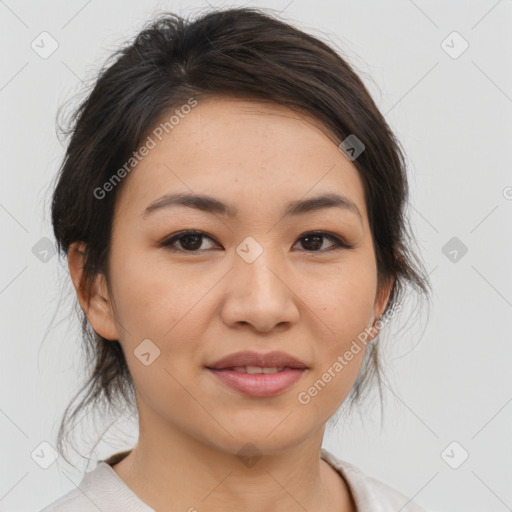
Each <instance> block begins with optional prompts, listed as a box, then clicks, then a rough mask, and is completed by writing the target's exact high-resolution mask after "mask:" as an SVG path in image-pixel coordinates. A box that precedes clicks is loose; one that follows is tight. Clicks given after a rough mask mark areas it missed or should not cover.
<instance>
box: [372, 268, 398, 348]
mask: <svg viewBox="0 0 512 512" xmlns="http://www.w3.org/2000/svg"><path fill="white" fill-rule="evenodd" d="M394 283H395V278H394V277H390V278H389V279H388V280H387V281H386V282H385V283H384V284H382V285H381V287H380V289H379V290H378V291H377V294H376V298H375V304H374V307H373V320H372V322H373V326H372V328H371V331H372V335H371V336H370V338H369V340H370V341H371V340H373V339H374V338H376V337H377V335H378V334H379V331H380V329H381V328H382V323H381V322H378V320H380V317H381V316H382V314H383V313H384V311H385V310H386V306H387V305H388V302H389V299H390V296H391V290H392V289H393V285H394Z"/></svg>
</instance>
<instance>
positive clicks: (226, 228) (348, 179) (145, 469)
mask: <svg viewBox="0 0 512 512" xmlns="http://www.w3.org/2000/svg"><path fill="white" fill-rule="evenodd" d="M332 139H333V137H332V136H329V135H328V133H327V132H326V130H325V129H322V127H321V126H320V125H319V123H318V122H315V121H314V120H312V119H310V118H308V117H306V116H303V115H301V114H299V113H297V112H294V111H291V110H289V109H288V108H286V107H284V106H280V105H274V104H265V103H262V102H255V101H247V100H240V99H228V98H214V99H208V100H205V101H201V102H199V104H198V105H197V106H196V107H195V108H194V109H193V110H192V111H191V112H190V113H189V114H188V115H187V116H185V117H184V118H183V119H181V120H180V122H179V124H178V125H176V126H175V127H174V128H173V129H172V131H170V133H169V134H164V138H163V139H162V141H161V142H159V143H158V145H157V146H156V147H155V148H153V149H151V151H149V154H148V155H147V156H146V157H145V158H144V159H143V160H142V161H141V162H140V163H139V164H138V165H137V167H136V168H135V169H134V170H133V171H132V172H131V174H130V175H129V176H127V177H126V178H125V180H124V182H123V184H122V187H123V188H122V190H121V191H120V192H121V193H120V196H119V197H118V198H117V203H116V209H115V215H114V223H113V238H112V247H111V253H110V258H109V271H110V276H109V277H110V287H107V284H106V280H105V278H104V276H103V275H102V274H100V275H98V279H97V280H96V282H95V284H94V286H93V288H92V289H91V294H90V297H89V298H90V300H89V301H88V300H87V297H85V296H84V295H83V294H82V293H81V292H80V291H79V288H78V283H79V282H80V279H81V268H82V266H83V249H84V244H83V243H75V244H73V246H72V247H71V248H70V251H69V253H68V258H69V269H70V273H71V277H72V279H73V283H74V285H75V287H76V289H77V293H78V296H79V300H80V303H81V305H82V308H83V309H84V311H85V312H86V314H87V316H88V319H89V321H90V323H91V325H92V326H93V328H94V329H95V331H96V332H98V333H99V334H101V335H102V336H104V337H105V338H107V339H111V340H114V339H117V340H119V341H120V343H121V345H122V347H123V350H124V352H125V354H126V358H127V362H128V366H129V368H130V371H131V373H132V376H133V379H134V382H135V386H136V395H137V405H138V410H139V421H140V432H139V442H138V444H137V445H136V446H135V448H134V449H133V450H132V452H131V453H130V454H129V455H128V456H127V457H126V458H125V459H124V460H123V461H121V462H120V463H118V464H116V465H115V466H114V470H115V471H116V473H117V474H118V475H119V476H120V478H122V479H123V480H124V481H125V482H126V484H127V485H128V486H129V487H130V488H132V489H133V490H134V492H135V493H136V494H137V495H139V497H140V498H141V499H142V500H143V501H145V502H146V503H147V504H148V505H149V506H151V507H153V508H155V509H156V510H159V511H174V510H176V511H177V510H181V511H183V510H189V509H191V508H192V507H195V508H196V509H197V510H199V511H201V510H208V511H221V510H230V509H232V508H233V504H236V507H237V509H239V510H245V511H247V512H263V511H265V512H269V511H299V510H300V511H303V510H304V509H306V510H310V511H312V510H315V511H317V512H322V511H327V510H339V511H346V512H347V511H353V510H355V508H354V503H353V502H352V500H351V496H350V493H349V491H348V488H347V486H346V483H345V482H344V480H343V479H342V478H340V477H339V475H338V474H337V473H336V472H334V470H333V469H332V468H331V467H330V466H329V465H328V464H327V463H326V462H325V461H322V460H321V459H320V449H321V445H322V438H323V435H324V429H325V423H326V422H327V420H328V419H329V418H330V417H331V416H332V415H333V414H334V413H335V412H336V411H337V409H338V408H339V407H340V405H341V404H342V402H343V400H344V399H345V398H346V396H347V395H348V393H349V391H350V389H351V387H352V386H353V384H354V382H355V380H356V377H357V374H358V372H359V369H360V366H361V363H362V360H363V356H364V353H365V348H364V345H362V347H363V349H362V350H361V351H359V352H358V353H357V354H355V355H354V357H353V359H352V360H351V361H350V362H349V364H347V365H346V366H345V367H344V368H343V370H342V371H341V372H339V373H338V374H337V375H336V377H335V378H333V379H332V380H331V382H329V383H328V384H327V385H326V386H325V388H324V389H323V390H322V391H320V392H319V393H318V394H317V396H315V397H314V398H312V399H311V401H310V402H309V403H308V404H307V405H303V404H301V403H299V401H298V400H297V395H298V394H299V393H300V392H301V391H305V390H307V389H308V388H309V387H310V386H312V385H313V383H314V382H315V381H317V380H318V379H319V378H321V376H322V374H323V373H324V372H325V371H326V370H327V369H328V368H329V367H332V365H333V364H334V362H335V361H336V360H337V357H338V356H340V355H343V354H344V353H345V352H346V350H348V348H349V347H350V345H351V343H352V342H353V340H354V339H356V336H357V335H358V334H359V333H361V332H362V331H363V330H364V329H365V328H369V327H370V326H371V325H372V324H373V322H374V320H375V318H376V317H377V316H379V315H381V314H382V313H383V311H384V309H385V306H386V303H387V300H388V298H389V291H390V289H391V284H392V283H391V282H390V283H389V285H388V286H387V287H386V289H385V290H381V292H382V293H377V269H376V261H375V254H374V248H373V243H372V238H371V233H370V228H369V224H368V217H367V209H366V205H365V200H364V191H363V183H362V181H361V179H360V177H359V174H358V171H357V169H356V167H355V166H354V165H353V163H352V162H350V161H349V160H348V159H347V158H346V157H345V155H344V154H343V153H342V152H341V151H340V150H339V149H338V147H337V144H336V143H335V142H333V140H332ZM175 192H192V193H194V194H208V195H210V196H213V197H215V198H217V199H219V200H221V201H223V202H225V203H228V204H232V205H234V206H236V207H237V208H238V210H239V212H238V217H237V218H229V217H226V216H223V215H221V214H215V215H213V214H211V213H206V212H202V211H199V210H197V209H192V208H188V207H183V206H180V207H173V208H168V209H160V210H157V211H154V212H153V213H151V214H150V215H147V216H146V217H143V213H144V210H145V209H146V207H147V206H148V205H149V204H150V203H152V202H153V201H155V200H156V199H158V198H159V197H161V196H162V195H163V194H165V193H175ZM333 192H334V193H338V194H342V195H344V196H345V197H347V198H348V199H350V200H351V201H352V202H353V203H355V205H356V206H357V208H358V210H359V212H360V214H361V217H359V216H358V215H356V214H354V213H352V212H350V211H348V210H344V209H341V208H325V209H323V210H319V211H315V212H307V213H303V214H301V215H298V216H296V217H290V218H284V217H283V212H284V208H285V205H286V204H287V203H288V202H289V201H293V200H300V199H305V198H310V197H313V196H316V195H320V194H323V193H333ZM184 229H194V230H201V231H203V232H205V233H206V234H207V235H209V236H210V237H212V239H210V238H208V236H205V237H204V238H202V239H201V238H199V239H198V240H196V241H194V242H193V243H192V244H191V243H190V242H189V244H188V245H187V244H186V243H185V248H189V252H186V249H184V248H183V245H182V244H180V242H179V241H177V242H175V243H174V244H173V245H174V247H175V248H176V251H175V252H173V251H172V250H171V249H170V247H167V248H166V247H162V246H161V245H160V243H161V242H162V241H163V240H165V239H166V238H169V236H170V235H171V234H173V233H176V232H178V231H181V230H184ZM311 230H315V231H316V230H321V231H326V232H328V233H332V234H334V235H336V236H338V237H340V238H341V239H343V240H345V241H346V242H347V243H349V244H350V245H352V246H353V248H351V249H345V248H339V249H336V245H335V244H334V243H333V242H332V241H330V240H329V239H328V238H325V237H324V238H323V239H322V238H320V240H319V242H318V244H319V245H320V244H321V247H320V250H314V248H315V245H314V243H313V244H312V243H311V242H309V244H308V243H307V242H305V241H304V238H303V236H304V234H305V233H307V232H308V231H311ZM248 236H251V237H253V238H254V239H255V240H256V241H257V242H258V243H259V245H260V246H261V248H262V249H263V252H262V254H261V255H260V256H259V257H258V258H257V259H256V260H255V261H254V262H252V263H247V262H246V261H245V260H244V259H243V258H241V257H240V256H239V254H238V253H237V252H236V248H237V247H238V246H239V245H240V244H241V242H242V241H243V240H244V239H245V238H246V237H248ZM201 240H202V243H201ZM182 241H183V239H182ZM191 246H193V247H198V250H196V251H195V252H191V250H190V247H191ZM180 249H181V252H180ZM144 339H150V340H151V341H152V342H153V343H154V344H155V345H156V346H157V347H158V348H159V350H160V356H159V357H157V358H156V359H155V360H154V362H153V363H151V364H150V365H149V366H145V365H144V364H142V363H141V361H140V360H139V359H138V357H136V356H135V354H134V350H135V349H136V348H137V346H138V345H139V344H140V343H141V341H142V340H144ZM242 350H253V351H256V352H269V351H271V350H281V351H284V352H288V353H289V354H291V355H293V356H295V357H296V358H298V359H300V360H301V361H303V362H304V363H305V364H306V365H307V366H308V370H307V371H306V372H305V373H304V375H302V377H301V379H300V380H299V381H298V382H297V383H296V384H294V385H293V386H292V387H291V388H290V389H288V390H286V391H284V392H282V393H281V394H279V395H277V396H272V397H266V398H255V397H247V396H245V395H242V394H240V393H238V392H236V391H234V390H232V389H230V388H228V387H226V386H225V385H224V384H222V383H221V382H220V381H219V380H218V379H217V378H216V377H215V376H214V375H211V374H210V372H208V371H207V370H206V369H205V365H207V364H208V363H210V364H211V363H213V362H215V361H217V360H218V359H220V358H221V357H224V356H226V355H228V354H231V353H234V352H238V351H242ZM249 442H250V443H253V444H254V445H255V446H257V449H258V450H259V452H258V453H259V454H261V455H262V458H261V459H260V460H259V461H258V462H257V463H256V464H255V465H253V466H252V467H247V466H246V465H244V464H243V463H242V462H241V460H240V458H239V457H238V456H237V453H238V452H239V450H240V449H241V448H242V447H243V446H244V445H245V444H246V443H249ZM283 489H285V490H283Z"/></svg>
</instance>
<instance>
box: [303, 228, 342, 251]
mask: <svg viewBox="0 0 512 512" xmlns="http://www.w3.org/2000/svg"><path fill="white" fill-rule="evenodd" d="M324 239H327V240H329V241H330V242H332V243H333V245H332V246H331V248H330V249H325V248H324V249H322V245H323V242H324ZM299 240H302V242H301V243H302V246H303V247H304V248H305V249H306V250H307V251H308V252H324V251H327V250H335V249H340V248H345V249H350V248H351V246H350V245H348V244H347V243H345V242H344V241H343V240H341V239H340V238H338V237H337V236H334V235H331V234H329V233H325V232H323V231H317V232H311V233H306V234H305V235H303V236H302V237H301V238H300V239H299Z"/></svg>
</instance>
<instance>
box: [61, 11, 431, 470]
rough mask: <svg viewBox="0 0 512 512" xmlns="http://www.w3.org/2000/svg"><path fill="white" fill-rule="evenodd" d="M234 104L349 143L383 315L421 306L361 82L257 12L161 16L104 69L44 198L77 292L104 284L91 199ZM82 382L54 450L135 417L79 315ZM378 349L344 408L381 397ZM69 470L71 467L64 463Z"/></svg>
mask: <svg viewBox="0 0 512 512" xmlns="http://www.w3.org/2000/svg"><path fill="white" fill-rule="evenodd" d="M219 95H223V96H231V97H235V96H236V97H240V98H246V99H257V100H262V101H269V102H273V103H276V104H280V105H285V106H288V107H289V108H291V109H294V110H296V111H299V112H303V113H306V114H308V115H309V116H310V117H311V118H313V119H316V120H318V121H320V123H321V125H322V126H324V127H325V128H327V131H328V132H329V133H331V134H332V135H333V136H334V138H335V139H336V141H337V143H338V144H339V143H340V142H342V141H343V140H344V139H345V138H346V137H347V136H349V135H351V134H353V135H355V136H356V137H357V138H358V139H359V140H360V141H361V142H362V143H363V144H364V146H365V150H364V151H363V152H362V153H361V154H360V155H359V156H358V158H356V159H355V160H354V161H353V163H354V165H355V166H356V168H357V169H358V171H359V173H360V176H361V178H362V181H363V183H364V191H365V200H366V205H367V210H368V218H369V225H370V228H371V234H372V237H373V241H374V247H375V255H376V261H377V272H378V283H379V290H380V289H381V287H382V285H383V284H384V283H385V282H386V281H387V280H388V279H389V278H390V277H393V278H395V282H394V285H393V288H392V292H391V297H390V300H389V302H388V306H387V308H386V312H387V311H389V310H390V309H391V308H392V307H393V306H394V305H395V304H396V303H397V302H398V301H400V300H401V299H402V297H403V295H404V290H405V289H406V286H412V287H413V288H414V289H415V290H416V291H419V292H420V295H421V293H423V294H424V295H425V296H428V290H429V287H430V284H429V282H428V276H427V275H426V273H425V272H424V270H423V266H422V264H421V260H419V258H418V257H417V256H416V255H415V252H414V251H413V250H412V246H411V242H412V241H413V239H412V237H411V235H410V233H409V228H408V221H407V217H406V210H405V206H406V201H407V198H408V185H407V176H406V165H405V159H404V156H403V153H402V151H401V149H400V146H399V143H398V141H397V140H396V138H395V137H394V135H393V133H392V131H391V130H390V128H389V126H388V124H387V123H386V121H385V119H384V117H383V116H382V115H381V113H380V112H379V110H378V108H377V107H376V105H375V103H374V102H373V100H372V98H371V97H370V94H369V93H368V91H367V90H366V88H365V86H364V85H363V83H362V81H361V79H360V78H359V77H358V75H357V74H356V73H355V72H354V71H353V69H352V68H351V66H350V65H349V64H348V63H347V62H346V60H344V59H343V58H342V57H341V56H340V55H339V54H338V53H336V52H335V51H334V50H333V49H331V48H330V47H329V46H328V45H327V44H325V43H323V42H321V41H320V40H318V39H317V38H315V37H313V36H311V35H308V34H306V33H305V32H303V31H301V30H299V29H297V28H294V27H292V26H291V25H290V24H288V23H286V22H283V21H280V20H279V19H278V18H277V17H276V16H273V15H270V14H267V13H266V12H263V11H262V10H258V9H253V8H236V9H227V10H215V11H210V12H208V13H206V14H204V15H202V16H200V17H198V18H197V19H195V20H192V21H191V20H185V19H183V18H181V17H179V16H177V15H174V14H164V15H160V16H159V17H157V18H156V19H155V20H153V21H151V22H150V23H149V24H148V25H147V27H145V29H144V30H142V31H141V32H140V33H139V34H138V35H137V36H136V37H135V38H134V40H133V41H131V42H130V43H128V44H127V45H126V46H125V47H123V48H122V49H120V50H118V51H117V52H116V53H115V54H113V55H112V56H111V59H110V60H109V61H107V63H106V64H105V65H104V67H103V68H102V70H101V71H100V73H99V76H98V77H97V79H95V82H94V86H93V87H92V90H91V91H90V92H89V93H88V94H87V97H86V99H85V100H84V101H83V102H82V103H81V104H80V105H79V107H78V108H77V109H76V110H75V111H74V112H73V115H72V117H71V124H70V128H69V129H68V131H67V134H68V135H70V140H69V143H68V145H67V150H66V154H65V158H64V160H63V163H62V166H61V168H60V172H59V175H58V177H57V178H56V179H57V184H56V186H55V190H54V193H53V198H52V211H51V215H52V223H53V229H54V234H55V237H56V240H57V244H58V249H59V251H60V252H61V253H62V254H63V255H66V254H67V252H68V249H69V247H70V244H71V243H72V242H75V241H83V242H85V243H86V244H87V249H86V263H85V266H84V279H83V283H82V285H83V289H84V290H88V287H89V286H90V285H91V283H92V282H93V280H94V278H95V276H96V275H97V274H98V273H103V274H104V275H105V276H106V278H107V282H108V258H109V249H110V243H111V227H112V220H113V212H114V206H115V201H116V196H117V194H118V193H119V190H120V189H121V186H122V183H121V184H120V186H117V187H114V188H113V190H112V191H111V192H109V193H108V194H106V195H105V197H103V198H102V199H98V198H97V197H96V196H95V194H94V191H95V190H96V189H98V187H102V186H103V185H104V184H105V183H106V182H107V181H109V179H111V177H112V176H113V175H114V174H115V172H116V171H117V170H118V169H119V168H121V167H122V166H123V164H125V163H126V162H127V161H128V160H129V159H130V156H131V155H132V153H133V152H134V151H136V150H137V149H138V148H139V146H140V144H141V143H142V141H143V140H144V137H146V136H147V134H148V133H149V131H150V130H151V129H152V127H154V126H155V124H156V123H157V121H159V120H160V119H161V118H162V116H163V115H164V114H167V113H170V112H172V111H173V110H174V109H176V108H177V107H179V106H180V105H183V104H186V103H187V101H188V100H189V99H190V98H191V97H193V98H195V99H196V100H197V101H201V99H204V98H207V97H214V96H219ZM79 313H80V315H81V320H82V331H83V338H84V347H85V352H86V357H87V361H88V364H89V365H90V367H89V369H88V371H89V375H88V378H87V380H86V382H85V384H84V386H83V387H82V388H81V389H80V391H79V392H78V393H77V394H76V395H75V396H74V398H73V400H72V401H71V403H70V404H69V405H68V407H67V408H66V411H65V413H64V416H63V418H62V422H61V425H60V429H59V434H58V448H59V451H60V452H61V453H63V450H62V446H63V440H64V439H65V435H66V434H67V433H68V431H69V429H70V427H71V423H72V421H73V420H74V419H76V418H77V417H78V415H79V413H80V412H81V411H87V410H88V408H89V407H92V408H93V409H94V410H97V408H98V407H99V406H102V405H103V406H105V405H106V406H108V408H109V411H110V412H112V409H117V410H123V407H125V408H126V406H128V407H129V408H130V409H131V410H133V411H134V412H135V411H136V407H135V398H134V396H135V395H134V389H133V381H132V378H131V375H130V372H129V370H128V366H127V364H126V360H125V357H124V354H123V350H122V348H121V345H120V343H119V342H118V341H110V340H106V339H104V338H102V337H101V336H99V335H98V334H97V333H96V332H94V331H93V330H92V328H91V326H90V324H89V323H88V320H87V317H86V316H85V314H84V313H83V311H81V309H80V311H79ZM377 341H378V340H374V341H373V342H372V343H371V344H370V345H369V346H368V350H367V352H366V356H365V360H364V362H363V366H362V368H361V370H360V372H359V375H358V377H357V380H356V382H355V384H354V386H353V388H352V390H351V392H350V394H349V396H348V397H347V400H346V402H348V403H349V404H350V405H352V403H355V402H358V401H359V400H360V398H361V397H362V396H363V395H364V394H365V393H363V390H366V389H367V388H368V387H369V386H370V384H371V382H372V381H374V380H376V381H377V383H378V384H379V390H380V371H381V368H380V366H379V352H378V348H379V345H378V343H377ZM66 460H67V459H66Z"/></svg>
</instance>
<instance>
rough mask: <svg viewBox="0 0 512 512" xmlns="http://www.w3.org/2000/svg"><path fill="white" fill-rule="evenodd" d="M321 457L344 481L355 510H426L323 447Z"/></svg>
mask: <svg viewBox="0 0 512 512" xmlns="http://www.w3.org/2000/svg"><path fill="white" fill-rule="evenodd" d="M322 459H324V460H325V461H326V462H328V463H329V464H330V465H331V466H333V467H334V469H336V471H338V473H339V474H340V475H341V476H342V477H343V479H344V480H345V481H346V483H347V485H348V487H349V489H350V491H351V493H352V496H353V497H354V501H355V503H356V506H357V510H372V511H374V512H396V511H397V510H400V511H401V512H426V511H425V509H423V508H421V507H420V506H419V505H416V504H415V503H414V502H413V501H412V500H411V499H410V498H408V497H407V496H405V495H404V494H402V493H401V492H399V491H398V490H396V489H394V488H393V487H391V486H389V485H387V484H385V483H384V482H382V481H380V480H378V479H376V478H373V477H371V476H369V475H367V474H365V473H364V472H363V471H361V470H360V469H359V468H357V467H356V466H354V465H352V464H350V463H348V462H346V461H342V460H340V459H338V458H337V457H335V456H334V455H333V454H332V453H330V452H328V451H327V450H325V449H324V448H322Z"/></svg>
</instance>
